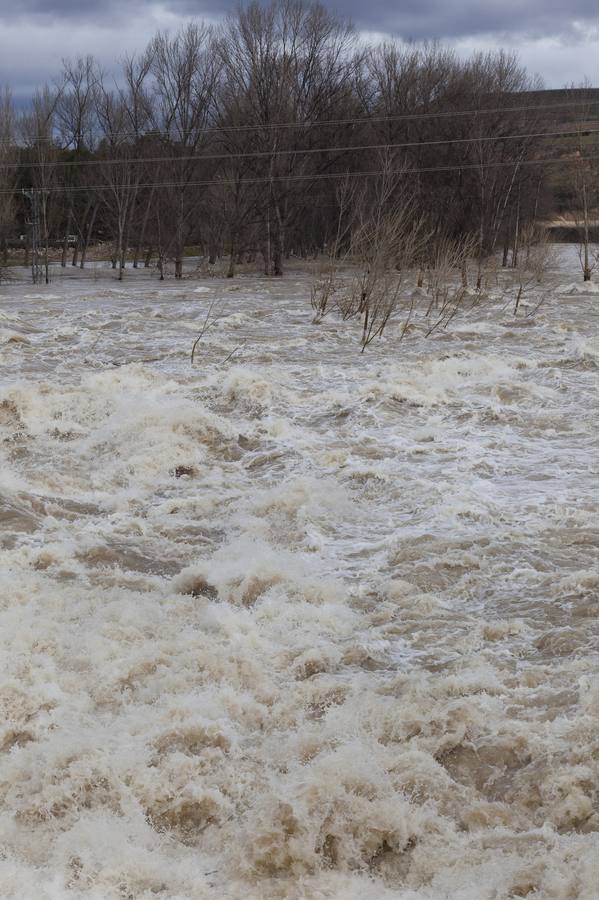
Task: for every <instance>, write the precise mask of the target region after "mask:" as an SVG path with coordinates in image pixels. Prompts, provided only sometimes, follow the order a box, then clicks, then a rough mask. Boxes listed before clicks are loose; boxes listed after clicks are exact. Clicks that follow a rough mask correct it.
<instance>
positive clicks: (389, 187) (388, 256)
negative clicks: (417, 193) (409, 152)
mask: <svg viewBox="0 0 599 900" xmlns="http://www.w3.org/2000/svg"><path fill="white" fill-rule="evenodd" d="M382 173H383V174H382V175H381V176H380V177H379V179H378V180H377V182H376V185H375V189H374V192H373V196H372V198H371V199H370V201H369V200H368V198H367V199H366V201H365V203H364V204H363V209H362V211H361V216H360V222H359V225H358V227H357V229H356V232H355V234H354V236H353V242H352V254H353V256H354V257H355V259H356V260H358V261H359V264H360V270H361V271H360V274H359V275H358V276H357V277H356V278H355V279H354V282H353V285H352V290H351V292H350V295H349V298H348V300H347V302H346V307H345V309H344V313H345V317H346V318H347V317H349V315H357V316H359V317H360V318H361V320H362V335H361V346H362V352H363V351H364V350H365V349H366V347H368V345H369V344H371V343H372V341H373V340H375V338H377V337H381V336H382V334H383V332H384V330H385V328H386V326H387V324H388V323H389V320H390V319H391V317H392V316H393V314H394V313H395V312H396V310H397V308H398V306H399V304H400V299H401V292H402V287H403V276H404V274H405V272H406V271H407V270H408V269H410V268H411V267H413V266H414V265H415V262H416V260H417V259H418V258H419V257H420V256H421V255H422V251H423V248H424V246H425V244H426V240H427V234H426V228H425V223H424V220H423V219H422V218H421V217H420V216H419V215H418V212H417V206H416V202H415V197H414V194H413V192H412V191H411V190H410V189H409V188H408V187H407V184H406V183H405V178H404V173H401V172H400V173H399V174H398V173H396V172H394V171H393V169H392V166H391V161H390V160H389V159H388V158H386V159H385V160H384V162H383V167H382Z"/></svg>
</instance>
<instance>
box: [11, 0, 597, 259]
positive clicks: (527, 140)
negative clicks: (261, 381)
mask: <svg viewBox="0 0 599 900" xmlns="http://www.w3.org/2000/svg"><path fill="white" fill-rule="evenodd" d="M539 88H540V85H539V84H538V83H537V82H536V81H535V79H533V78H531V77H530V76H529V75H528V74H527V72H526V70H525V69H524V68H523V67H522V66H521V65H520V64H519V62H518V60H517V58H516V57H514V56H513V55H511V54H507V53H504V52H502V51H500V52H497V53H491V54H475V55H473V56H472V57H471V58H469V59H466V60H463V59H459V58H458V57H457V56H456V55H455V53H454V52H452V50H451V49H447V48H444V47H441V46H438V45H436V44H435V45H430V46H419V47H413V46H408V47H406V46H404V45H401V44H399V43H395V42H392V41H390V42H386V43H381V44H375V45H365V44H364V43H363V42H362V41H361V40H359V37H358V36H357V34H356V32H355V31H354V29H353V27H352V25H351V23H349V22H346V21H343V20H341V19H340V18H338V17H336V16H334V15H332V14H331V13H329V12H328V11H327V10H325V9H324V7H322V6H321V5H319V4H318V3H310V2H303V0H275V2H273V3H272V4H271V5H270V6H266V7H265V6H262V5H260V4H258V3H251V4H250V5H248V6H245V7H244V8H242V9H240V10H239V11H238V12H237V13H236V14H235V15H234V16H232V17H230V18H229V19H228V20H227V21H226V23H225V24H224V25H223V26H222V27H219V28H213V27H209V26H207V25H205V24H203V23H201V22H193V23H190V24H188V25H186V26H185V27H184V28H183V29H182V30H181V31H179V32H178V33H176V34H162V33H160V34H157V35H156V36H155V37H154V38H153V39H152V40H151V41H150V43H149V44H148V46H147V48H146V49H145V50H144V51H143V52H142V53H140V54H138V55H134V56H131V57H129V58H127V59H125V60H124V61H123V62H122V64H121V67H120V72H119V74H118V75H117V76H116V78H113V77H108V76H107V75H106V74H105V73H103V72H102V70H101V68H100V66H99V65H98V64H97V62H96V61H95V60H94V59H93V58H92V57H86V58H80V59H77V60H75V61H69V62H65V63H64V67H63V71H62V72H61V73H59V74H58V75H57V77H56V78H55V80H54V81H52V83H50V84H48V85H46V86H44V87H43V88H42V89H40V90H39V91H38V92H37V93H36V94H35V96H34V97H33V98H32V100H31V104H30V107H29V108H28V110H27V111H26V112H25V113H23V114H19V115H17V113H16V112H15V110H14V107H13V104H12V102H11V98H10V93H9V91H8V90H7V91H6V93H5V94H4V96H3V98H2V100H1V102H0V141H1V144H0V242H1V246H2V248H3V252H4V254H5V255H6V254H7V253H8V250H9V248H10V246H11V245H14V243H15V241H18V240H19V235H20V234H25V235H29V233H30V231H31V227H30V223H31V218H32V216H33V217H34V218H35V221H36V227H37V239H38V242H39V243H40V245H41V248H42V253H43V258H44V262H45V263H46V265H47V261H48V256H49V253H50V251H51V249H52V248H54V254H55V255H56V253H58V254H59V255H60V257H61V261H62V264H63V265H80V266H84V265H85V260H86V256H87V254H88V250H89V247H90V246H91V245H92V244H94V243H96V242H98V241H102V242H104V243H106V244H108V245H109V246H110V248H111V255H112V259H113V265H114V267H115V268H117V269H119V272H120V275H121V276H122V272H123V269H124V268H125V266H126V264H127V262H128V261H132V264H133V265H134V266H138V265H150V264H156V265H157V266H158V267H159V269H160V272H161V275H162V274H163V273H164V270H165V266H166V263H167V262H171V263H172V264H173V266H174V272H175V276H176V277H181V275H182V273H183V266H184V257H185V249H186V248H187V247H189V246H192V245H193V246H199V248H200V252H201V253H202V255H205V256H206V258H208V259H210V260H211V261H214V260H216V259H217V258H218V257H226V258H227V260H228V263H227V264H228V274H229V275H231V276H232V275H234V273H235V267H236V265H238V264H239V263H240V262H244V261H245V260H247V259H252V258H255V259H259V260H260V261H261V264H263V267H264V271H265V273H267V274H272V275H280V274H282V272H283V267H284V261H285V258H286V257H287V256H288V255H289V254H296V255H300V256H306V255H311V254H316V253H319V252H321V251H323V250H325V251H326V250H327V249H329V250H330V248H331V247H333V246H334V247H335V252H336V253H340V252H342V250H343V247H344V245H346V246H349V245H350V244H351V240H352V238H351V232H352V227H353V226H348V227H346V226H345V224H344V222H343V220H344V217H345V218H346V219H348V216H349V219H351V221H352V222H354V221H355V222H358V227H360V228H362V230H363V221H361V223H360V219H361V216H362V220H363V215H362V213H361V210H362V211H363V210H370V214H371V215H376V208H377V204H376V198H377V197H380V196H381V193H383V194H384V195H385V204H386V206H387V207H389V206H391V207H393V206H398V205H399V206H401V209H402V210H404V211H405V210H407V211H408V212H405V214H404V219H405V217H406V216H408V217H409V218H410V219H413V221H414V222H415V223H417V228H418V232H419V234H421V235H422V234H426V236H427V241H426V245H427V246H429V247H434V246H435V245H438V244H439V243H440V242H443V241H445V242H446V241H447V240H452V241H458V242H459V241H469V242H470V244H471V245H472V247H474V252H475V253H476V254H477V255H478V257H479V258H483V257H484V256H485V255H488V254H489V253H491V252H492V251H494V250H499V249H501V248H503V252H504V260H505V261H506V263H507V261H508V259H509V257H510V254H511V255H512V256H513V255H514V254H515V253H517V247H518V242H519V240H520V236H521V235H522V234H523V233H524V232H525V230H526V229H530V228H531V226H534V224H535V223H536V222H537V221H539V220H540V219H542V218H543V217H546V216H547V215H548V214H549V212H550V210H551V207H552V202H553V200H552V178H551V176H550V170H549V168H548V167H547V166H543V165H541V164H539V160H542V159H544V158H546V157H555V154H556V152H557V151H556V145H557V144H559V141H560V138H559V137H556V136H555V135H556V133H557V132H559V131H560V130H563V121H564V119H565V118H566V115H565V113H566V110H565V109H564V104H563V103H562V104H561V106H560V108H555V105H551V104H549V105H544V104H543V102H542V101H541V100H540V98H541V97H543V96H544V95H543V93H542V92H540V93H539ZM585 115H586V114H585ZM570 118H571V119H572V118H575V119H576V120H577V121H578V122H581V121H583V117H576V116H574V117H573V116H572V112H571V111H570ZM543 134H549V135H553V137H549V138H547V137H545V138H543V137H542V135H543ZM381 179H383V180H384V188H381ZM350 182H351V184H352V185H353V186H354V187H353V188H352V191H351V203H350V204H349V206H350V207H351V209H349V210H348V197H349V196H350V194H349V193H348V191H349V188H348V184H349V183H350ZM357 185H359V189H356V186H357ZM23 189H26V190H27V191H28V192H29V193H28V196H25V195H23V194H22V190H23ZM587 200H588V198H587ZM349 219H348V221H349ZM415 227H416V226H415Z"/></svg>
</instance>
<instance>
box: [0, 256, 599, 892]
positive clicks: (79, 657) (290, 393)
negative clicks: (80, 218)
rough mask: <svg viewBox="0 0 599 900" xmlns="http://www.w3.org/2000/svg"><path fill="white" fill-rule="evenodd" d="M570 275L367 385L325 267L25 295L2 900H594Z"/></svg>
mask: <svg viewBox="0 0 599 900" xmlns="http://www.w3.org/2000/svg"><path fill="white" fill-rule="evenodd" d="M575 263H576V260H575V259H574V256H573V255H572V254H569V253H567V252H566V251H563V252H562V257H561V265H560V268H559V269H557V268H556V270H555V271H554V273H553V275H552V279H551V285H550V286H549V287H548V288H544V289H542V290H541V289H540V288H538V289H537V290H536V293H535V294H534V296H531V297H530V298H527V300H526V302H525V303H523V304H522V306H521V308H520V310H519V311H518V315H517V316H514V315H513V314H512V306H513V301H512V300H510V299H509V296H507V295H505V294H502V292H501V291H499V290H495V291H490V292H489V293H488V295H485V296H484V297H483V298H482V299H481V300H480V302H478V303H474V302H473V303H472V304H469V305H468V310H466V309H464V312H463V313H462V314H460V315H458V316H456V318H455V319H454V320H453V321H452V323H451V325H450V326H449V327H448V328H447V329H446V330H442V329H439V330H437V331H435V332H434V333H433V334H432V335H430V336H428V337H427V336H426V331H427V330H428V328H427V324H426V322H424V320H423V319H422V317H421V316H419V315H416V316H415V318H414V327H413V328H412V329H410V330H409V333H407V334H406V335H405V336H404V338H403V340H402V341H401V342H400V341H399V327H393V326H391V327H390V328H389V330H388V332H387V335H386V337H385V339H384V340H382V341H379V342H375V343H373V344H372V345H371V346H370V347H369V348H368V349H367V350H366V352H365V353H364V354H360V352H359V344H358V331H357V328H356V327H355V326H354V325H352V324H351V323H343V322H341V321H340V320H339V319H338V318H336V317H335V315H334V314H331V315H330V316H328V317H326V318H325V320H324V321H323V322H322V324H320V325H315V324H312V322H311V319H312V313H311V310H310V305H309V294H310V289H309V279H308V277H307V275H306V274H304V273H302V272H299V271H298V273H296V274H294V273H293V271H291V272H290V274H288V275H287V276H286V277H285V279H284V280H283V281H277V280H273V279H260V278H251V277H249V276H241V277H240V278H239V279H237V280H236V281H234V282H228V281H223V280H219V279H212V280H210V279H205V280H203V281H201V282H198V281H192V280H190V281H183V282H179V283H175V282H166V283H164V285H161V284H160V283H159V282H158V281H155V280H151V279H148V280H144V279H143V278H141V277H140V278H137V279H135V278H132V277H131V276H128V280H125V282H124V283H123V284H120V283H118V282H116V281H112V280H110V278H109V277H107V276H104V277H97V278H95V279H94V278H91V277H90V278H88V279H81V278H63V279H60V278H59V277H56V278H55V280H54V281H53V282H52V283H51V284H50V285H49V286H48V287H47V288H45V287H44V288H40V287H33V286H31V285H29V286H27V285H25V284H21V285H17V284H12V285H11V284H7V285H2V286H0V378H1V381H0V641H1V654H0V665H1V666H2V679H1V686H0V710H1V715H0V804H1V805H0V847H1V848H2V849H1V852H0V895H1V896H2V897H3V898H19V900H23V898H25V900H29V898H31V900H34V898H35V900H38V898H40V900H41V898H44V900H45V898H52V900H59V898H69V897H73V898H94V900H106V898H135V900H137V898H155V897H158V898H172V900H175V898H177V900H188V898H189V900H196V898H197V900H200V898H205V897H206V898H219V900H220V898H235V900H236V898H252V900H254V898H256V900H257V898H281V900H282V898H290V900H299V898H310V900H312V898H314V900H324V898H339V900H387V898H397V900H450V898H451V900H502V898H505V900H507V898H514V897H525V896H526V897H529V898H535V900H539V898H548V900H549V898H550V900H593V898H595V900H596V898H597V897H599V837H598V834H599V668H598V663H599V503H598V499H599V440H598V432H597V422H598V402H597V401H598V393H597V378H598V374H599V292H598V291H597V289H595V287H594V285H590V286H589V287H588V289H584V288H583V285H582V282H581V280H580V273H579V272H577V271H576V267H575ZM126 279H127V276H126ZM541 296H543V297H544V301H543V302H542V304H541V305H540V307H539V308H538V309H536V311H535V307H536V305H537V303H538V301H539V300H540V299H541ZM211 303H212V304H213V313H216V314H217V315H218V316H219V321H218V323H217V324H215V325H214V327H211V328H210V329H209V330H208V331H207V332H206V334H205V335H204V336H203V338H202V339H201V341H200V343H199V344H198V348H197V350H196V355H195V360H194V366H193V368H192V366H191V364H190V350H191V345H192V343H193V341H194V339H195V337H196V336H197V334H198V332H199V330H200V328H201V327H202V322H203V321H204V318H205V316H206V313H207V310H208V309H209V307H210V304H211Z"/></svg>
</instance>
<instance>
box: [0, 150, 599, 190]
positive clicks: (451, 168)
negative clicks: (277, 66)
mask: <svg viewBox="0 0 599 900" xmlns="http://www.w3.org/2000/svg"><path fill="white" fill-rule="evenodd" d="M595 160H599V155H593V156H579V157H554V158H550V159H523V160H508V161H501V162H493V163H470V162H468V163H460V164H457V165H445V166H424V167H421V168H414V169H410V168H404V169H399V170H392V171H388V170H385V169H373V170H368V171H363V172H323V173H315V174H309V175H272V176H267V177H252V178H243V179H241V180H238V179H231V178H229V179H227V178H214V179H206V180H201V181H196V180H192V181H185V182H178V181H147V182H139V183H138V184H132V185H129V186H128V188H127V189H128V190H139V189H143V188H157V187H163V188H180V189H183V190H187V189H188V188H191V187H213V186H217V185H220V186H221V187H223V186H229V185H232V186H239V184H243V185H255V184H271V183H272V182H273V181H294V182H295V181H325V180H327V179H330V178H367V177H370V176H376V175H397V176H403V177H407V176H412V175H422V174H428V173H434V172H462V171H469V170H477V171H480V170H482V169H498V168H510V167H511V168H514V169H518V168H520V167H521V166H540V165H565V164H572V163H576V164H577V165H580V164H581V163H585V162H591V161H595ZM63 190H64V186H62V185H61V186H60V187H56V188H47V189H46V193H60V192H62V191H63ZM70 190H71V191H72V192H79V191H107V190H114V185H107V184H96V185H86V186H83V187H74V188H71V189H70ZM19 193H21V192H20V191H19V190H17V189H14V190H0V195H13V194H19Z"/></svg>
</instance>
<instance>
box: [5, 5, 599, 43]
mask: <svg viewBox="0 0 599 900" xmlns="http://www.w3.org/2000/svg"><path fill="white" fill-rule="evenodd" d="M326 5H327V6H329V7H330V8H331V9H334V10H335V11H336V12H338V13H339V14H341V15H343V16H348V17H350V18H351V19H352V20H353V21H354V22H355V24H356V25H357V26H358V27H359V28H361V29H364V30H368V31H383V32H387V31H388V32H393V33H394V34H397V35H399V36H401V37H403V38H405V39H414V40H423V39H430V38H449V39H456V38H460V37H467V36H471V35H475V34H485V33H486V34H492V33H496V34H501V35H503V34H512V35H515V34H525V35H527V36H529V37H535V38H538V37H545V36H561V37H563V38H565V39H573V38H576V37H578V36H580V28H579V27H577V24H576V23H579V25H580V24H584V23H588V24H594V23H597V22H599V11H598V9H597V4H596V2H594V0H574V2H570V3H568V4H566V3H564V2H563V0H549V2H546V0H524V2H518V0H505V2H503V0H491V2H481V0H466V2H464V0H447V2H446V0H401V2H393V0H371V2H365V0H337V2H335V0H327V2H326ZM234 6H235V0H204V2H202V0H162V2H160V3H148V2H147V0H126V2H123V0H97V2H81V0H53V2H48V0H20V2H18V5H16V4H15V3H14V2H13V3H11V2H8V0H0V19H4V20H10V19H12V20H14V18H15V13H16V14H17V15H18V17H19V19H20V21H22V22H27V21H28V20H29V21H32V20H35V19H38V20H39V19H44V20H46V21H57V20H63V21H65V22H70V23H77V22H86V21H88V22H92V21H102V22H103V23H104V24H107V23H109V22H110V21H111V20H112V21H114V22H115V23H116V22H117V21H118V22H122V21H123V20H126V19H127V20H132V19H135V18H137V17H143V16H145V15H146V14H147V12H148V11H149V10H152V9H156V8H157V7H160V8H162V9H163V10H165V11H166V12H169V13H171V14H173V15H175V16H181V17H189V16H194V15H195V16H202V15H208V16H210V17H214V16H218V15H219V14H223V13H226V12H228V11H229V10H231V9H232V8H234ZM15 7H16V8H15Z"/></svg>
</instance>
